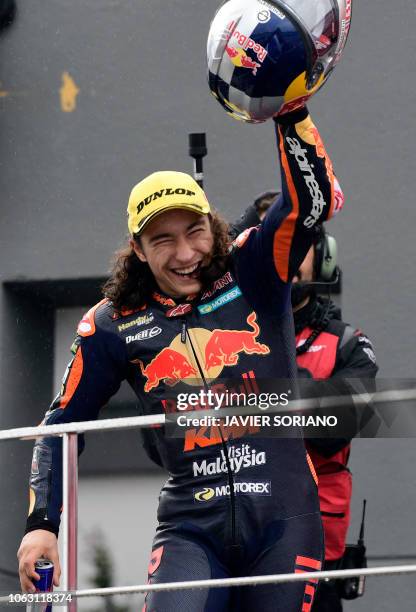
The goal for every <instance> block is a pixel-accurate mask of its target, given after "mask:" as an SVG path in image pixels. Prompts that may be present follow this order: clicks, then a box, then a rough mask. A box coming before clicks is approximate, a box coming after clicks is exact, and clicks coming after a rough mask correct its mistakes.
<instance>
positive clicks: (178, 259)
mask: <svg viewBox="0 0 416 612" xmlns="http://www.w3.org/2000/svg"><path fill="white" fill-rule="evenodd" d="M213 245H214V238H213V235H212V231H211V225H210V221H209V217H208V215H199V214H197V213H194V212H191V211H188V210H180V209H175V210H169V211H167V212H164V213H162V214H161V215H159V216H158V217H156V218H155V219H154V220H153V221H151V222H150V223H149V225H148V226H147V227H146V228H145V230H144V231H143V233H142V234H141V235H140V243H138V242H136V241H135V240H132V241H131V246H132V247H133V249H134V251H135V253H136V255H137V257H138V258H139V259H140V261H143V262H146V263H147V264H148V265H149V267H150V270H151V271H152V273H153V276H154V277H155V280H156V282H157V284H158V286H159V288H160V289H161V290H162V291H163V292H164V293H166V294H167V295H169V296H171V297H173V298H180V297H186V296H188V295H190V294H192V293H198V292H199V291H200V290H201V289H202V283H201V280H200V272H201V267H202V266H207V265H208V264H209V262H210V259H211V254H212V249H213Z"/></svg>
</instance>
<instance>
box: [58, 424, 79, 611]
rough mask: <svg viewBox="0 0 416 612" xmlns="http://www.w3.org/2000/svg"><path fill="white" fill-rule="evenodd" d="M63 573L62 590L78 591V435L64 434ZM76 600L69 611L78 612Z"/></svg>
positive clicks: (69, 605) (69, 607)
mask: <svg viewBox="0 0 416 612" xmlns="http://www.w3.org/2000/svg"><path fill="white" fill-rule="evenodd" d="M62 470H63V491H62V493H63V524H62V532H63V533H62V536H63V559H62V565H63V573H62V590H63V591H76V589H77V586H78V581H77V555H78V550H77V548H78V546H77V544H78V435H77V434H76V433H69V434H63V441H62ZM76 610H77V602H76V600H74V601H72V602H71V603H70V604H68V607H67V611H68V612H76Z"/></svg>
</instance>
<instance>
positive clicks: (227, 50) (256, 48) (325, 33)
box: [207, 0, 352, 123]
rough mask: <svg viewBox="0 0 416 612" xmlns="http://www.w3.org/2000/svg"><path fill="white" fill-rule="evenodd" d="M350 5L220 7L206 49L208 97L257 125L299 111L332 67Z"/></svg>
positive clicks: (345, 1) (345, 0)
mask: <svg viewBox="0 0 416 612" xmlns="http://www.w3.org/2000/svg"><path fill="white" fill-rule="evenodd" d="M351 7H352V0H226V1H225V2H224V3H223V4H222V5H221V6H220V8H219V9H218V11H217V13H216V15H215V17H214V19H213V21H212V23H211V27H210V30H209V34H208V43H207V58H208V80H209V86H210V89H211V93H212V94H213V95H214V96H215V97H216V98H217V100H218V101H219V102H220V104H222V106H223V107H224V108H225V109H226V111H227V112H228V113H230V114H231V115H232V116H234V117H235V118H236V119H241V120H243V121H247V122H249V123H260V122H262V121H265V120H266V119H269V118H270V117H272V116H274V115H276V114H284V113H286V112H289V111H290V110H294V109H296V108H299V107H300V106H302V105H303V104H304V103H305V102H306V100H308V98H310V97H311V96H312V95H313V94H314V93H315V92H316V91H318V89H319V88H320V87H322V85H323V84H324V83H325V81H326V79H327V78H328V76H329V74H330V73H331V71H332V70H333V68H334V66H335V65H336V64H337V63H338V62H339V60H340V57H341V53H342V50H343V48H344V46H345V43H346V41H347V37H348V32H349V29H350V22H351Z"/></svg>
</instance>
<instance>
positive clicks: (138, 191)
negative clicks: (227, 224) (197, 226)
mask: <svg viewBox="0 0 416 612" xmlns="http://www.w3.org/2000/svg"><path fill="white" fill-rule="evenodd" d="M174 208H183V209H184V210H192V211H193V212H196V213H199V214H200V215H207V214H208V213H209V212H210V210H211V209H210V206H209V202H208V200H207V196H206V195H205V193H204V191H203V190H202V189H201V187H200V186H199V185H198V183H197V182H196V181H195V180H194V179H193V178H192V176H190V175H189V174H185V173H184V172H174V171H167V170H163V171H161V172H154V173H153V174H150V175H149V176H147V177H146V178H145V179H143V180H142V181H140V183H137V185H135V186H134V187H133V189H132V192H131V194H130V198H129V204H128V207H127V214H128V226H129V232H130V234H140V233H141V232H142V231H143V229H144V228H145V226H146V225H147V224H148V223H149V222H150V221H151V220H152V219H154V218H155V217H156V216H157V215H160V214H161V213H163V212H166V211H167V210H171V209H174Z"/></svg>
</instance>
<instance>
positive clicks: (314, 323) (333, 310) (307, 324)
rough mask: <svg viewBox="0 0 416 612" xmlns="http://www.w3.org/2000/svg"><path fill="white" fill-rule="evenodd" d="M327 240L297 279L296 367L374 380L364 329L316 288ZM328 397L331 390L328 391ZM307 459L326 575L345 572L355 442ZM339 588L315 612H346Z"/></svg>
mask: <svg viewBox="0 0 416 612" xmlns="http://www.w3.org/2000/svg"><path fill="white" fill-rule="evenodd" d="M277 196H278V192H273V191H267V192H264V193H262V194H260V195H259V196H258V197H257V198H256V200H255V202H254V203H253V204H252V205H251V206H249V207H248V208H247V209H246V210H245V212H244V214H243V215H242V217H241V219H239V220H238V221H237V222H236V223H235V224H234V225H233V232H232V233H233V234H238V233H240V232H241V231H244V230H245V229H247V228H248V227H250V226H252V225H258V224H259V223H261V221H262V219H263V218H264V215H265V214H266V211H267V210H268V209H269V207H270V205H271V204H272V203H273V202H274V201H275V199H276V197H277ZM326 240H327V236H326V234H325V230H324V229H323V228H316V230H315V239H314V244H313V246H312V247H311V248H310V250H309V252H308V254H307V256H306V257H305V260H304V261H303V262H302V264H301V266H300V267H299V270H298V272H297V273H296V275H295V276H294V278H293V284H292V296H291V300H292V307H293V316H294V322H295V333H296V361H297V365H298V369H299V375H300V377H301V378H303V379H305V378H313V379H319V380H328V379H330V380H331V381H333V382H334V383H335V384H336V385H337V389H336V392H339V390H340V387H339V385H338V383H339V382H341V381H344V380H346V379H353V380H356V379H364V380H367V379H373V378H375V376H376V374H377V370H378V366H377V363H376V358H375V354H374V351H373V347H372V344H371V341H370V340H369V339H368V337H367V336H366V335H365V334H363V333H362V331H361V330H360V329H357V328H355V327H352V326H351V325H349V324H348V323H345V322H344V321H343V320H342V316H341V310H340V308H338V307H337V306H336V304H334V302H332V301H331V300H330V299H329V298H328V299H323V298H321V297H319V296H318V295H317V294H316V292H315V290H314V285H313V284H308V283H317V282H321V283H325V281H324V280H322V279H321V275H320V270H321V266H322V257H323V256H324V253H325V252H326V250H327V248H326V246H325V241H326ZM327 391H328V392H329V389H328V388H327ZM306 446H307V449H308V453H309V456H310V458H311V459H312V461H313V465H314V468H315V471H316V474H317V476H318V492H319V505H320V509H321V515H322V520H323V526H324V535H325V563H324V566H323V569H325V570H329V571H332V570H336V569H340V567H341V561H342V556H343V554H344V551H345V544H346V537H347V531H348V526H349V523H350V502H351V494H352V479H351V473H350V471H349V469H348V467H347V466H348V460H349V456H350V449H351V445H350V439H349V438H348V437H347V438H342V439H308V440H307V443H306ZM338 586H339V582H338V581H334V580H330V581H323V582H320V584H319V588H318V590H317V594H316V597H315V600H314V603H313V612H342V601H341V597H340V594H339V589H338Z"/></svg>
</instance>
